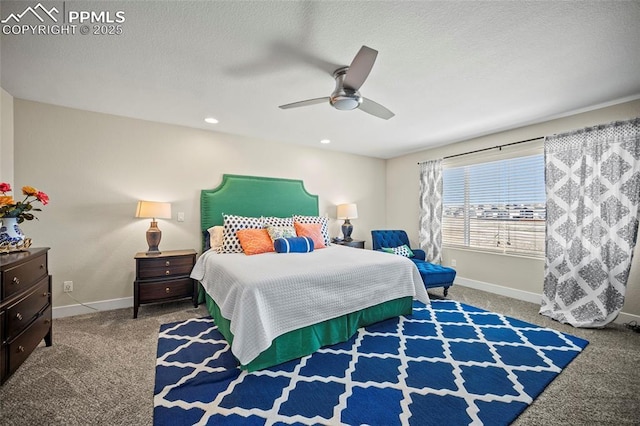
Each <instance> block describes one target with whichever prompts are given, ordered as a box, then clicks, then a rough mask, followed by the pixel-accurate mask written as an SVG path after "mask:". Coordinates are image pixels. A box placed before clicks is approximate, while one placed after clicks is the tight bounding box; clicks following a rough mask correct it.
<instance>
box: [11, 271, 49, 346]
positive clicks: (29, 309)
mask: <svg viewBox="0 0 640 426" xmlns="http://www.w3.org/2000/svg"><path fill="white" fill-rule="evenodd" d="M49 296H50V294H49V277H48V276H47V277H45V278H43V279H42V280H41V281H40V282H39V283H38V284H37V285H36V287H35V290H34V291H33V292H31V293H29V294H28V295H27V296H26V297H25V298H24V299H21V300H20V301H19V302H18V303H16V304H15V305H13V306H10V307H9V308H8V309H7V320H6V321H7V340H11V338H12V337H14V336H17V335H18V334H20V333H21V332H22V330H23V329H24V328H25V327H26V326H27V325H29V323H31V321H33V319H34V318H35V317H36V316H38V314H39V313H40V312H42V310H44V308H45V307H47V306H48V305H49Z"/></svg>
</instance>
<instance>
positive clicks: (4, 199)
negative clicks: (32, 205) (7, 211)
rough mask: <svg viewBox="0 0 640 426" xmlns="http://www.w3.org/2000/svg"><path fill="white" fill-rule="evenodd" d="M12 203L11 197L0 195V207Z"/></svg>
mask: <svg viewBox="0 0 640 426" xmlns="http://www.w3.org/2000/svg"><path fill="white" fill-rule="evenodd" d="M13 203H14V201H13V197H12V196H11V195H0V206H8V205H9V204H13Z"/></svg>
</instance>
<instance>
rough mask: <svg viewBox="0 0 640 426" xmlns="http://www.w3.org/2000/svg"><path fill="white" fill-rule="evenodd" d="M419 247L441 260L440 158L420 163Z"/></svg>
mask: <svg viewBox="0 0 640 426" xmlns="http://www.w3.org/2000/svg"><path fill="white" fill-rule="evenodd" d="M419 243H420V248H421V249H422V250H424V251H425V252H426V255H427V256H426V259H427V261H429V262H432V263H438V264H439V263H441V262H442V160H433V161H426V162H424V163H420V241H419Z"/></svg>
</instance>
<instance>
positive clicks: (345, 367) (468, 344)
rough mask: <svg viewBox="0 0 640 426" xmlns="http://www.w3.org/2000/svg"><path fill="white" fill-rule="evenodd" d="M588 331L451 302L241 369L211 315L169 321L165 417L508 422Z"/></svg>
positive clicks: (159, 386)
mask: <svg viewBox="0 0 640 426" xmlns="http://www.w3.org/2000/svg"><path fill="white" fill-rule="evenodd" d="M587 344H588V342H587V341H586V340H583V339H580V338H577V337H574V336H570V335H568V334H564V333H560V332H558V331H555V330H551V329H548V328H542V327H539V326H537V325H533V324H529V323H526V322H523V321H520V320H517V319H513V318H509V317H505V316H503V315H500V314H496V313H493V312H488V311H484V310H482V309H478V308H475V307H473V306H469V305H465V304H462V303H459V302H455V301H450V300H434V301H432V304H431V306H425V305H424V304H422V303H420V302H417V301H414V310H413V314H412V315H409V316H403V317H399V318H393V319H390V320H387V321H383V322H380V323H377V324H374V325H371V326H369V327H366V328H363V329H360V330H358V333H357V334H356V335H355V336H354V337H353V338H352V339H351V340H349V341H348V342H345V343H340V344H337V345H334V346H329V347H325V348H322V349H320V350H319V351H318V352H316V353H314V354H312V355H310V356H307V357H304V358H301V359H298V360H294V361H291V362H288V363H285V364H281V365H279V366H276V367H272V368H270V369H266V370H261V371H256V372H253V373H247V372H244V371H241V370H240V369H239V368H238V366H237V362H236V360H235V358H234V357H233V355H232V354H231V351H230V349H229V346H228V345H227V343H226V341H225V340H224V338H223V337H222V335H221V334H220V333H219V332H218V330H217V328H216V326H215V324H214V323H213V320H212V319H211V318H201V319H192V320H188V321H184V322H179V323H173V324H165V325H163V326H162V327H161V328H160V335H159V340H158V359H157V363H156V383H155V390H154V424H155V425H156V426H160V425H191V424H199V425H265V424H268V425H285V424H287V425H288V424H296V425H313V424H323V425H327V424H329V425H341V424H345V425H360V424H368V425H468V424H486V425H508V424H509V423H511V422H512V421H513V420H515V418H516V417H518V415H520V413H522V411H524V409H525V408H526V407H527V406H528V405H529V404H531V403H532V402H533V400H534V399H535V398H536V397H537V396H538V395H539V394H540V393H541V392H542V391H543V390H544V389H545V387H546V386H547V385H548V384H549V383H550V382H551V381H552V380H553V379H554V378H555V377H556V376H557V375H558V374H560V372H561V371H562V369H563V368H564V367H565V366H567V365H568V364H569V363H570V362H571V360H573V359H574V358H575V357H576V356H577V355H578V354H579V353H580V352H581V351H582V349H584V348H585V347H586V346H587Z"/></svg>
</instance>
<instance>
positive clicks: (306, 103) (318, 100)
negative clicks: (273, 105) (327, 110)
mask: <svg viewBox="0 0 640 426" xmlns="http://www.w3.org/2000/svg"><path fill="white" fill-rule="evenodd" d="M323 102H329V97H328V96H325V97H324V98H315V99H307V100H306V101H300V102H293V103H291V104H286V105H280V106H279V107H278V108H281V109H289V108H298V107H303V106H309V105H315V104H321V103H323Z"/></svg>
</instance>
